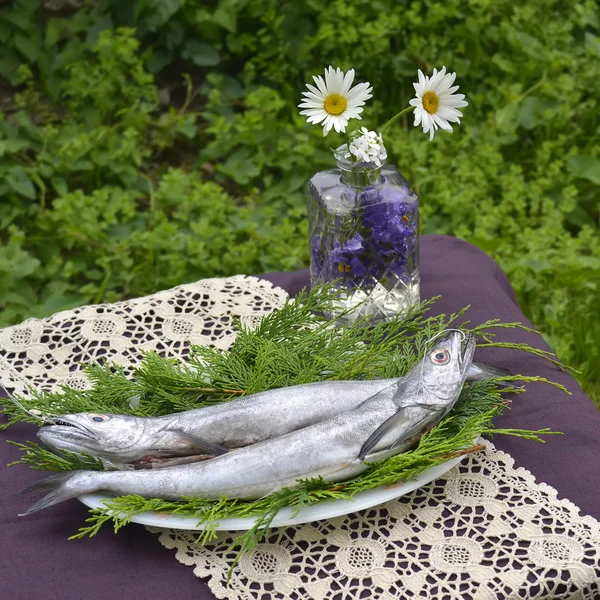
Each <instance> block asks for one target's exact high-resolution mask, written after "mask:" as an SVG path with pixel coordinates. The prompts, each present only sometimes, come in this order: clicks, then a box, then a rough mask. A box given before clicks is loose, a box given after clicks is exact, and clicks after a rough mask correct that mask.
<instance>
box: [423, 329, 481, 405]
mask: <svg viewBox="0 0 600 600" xmlns="http://www.w3.org/2000/svg"><path fill="white" fill-rule="evenodd" d="M474 352H475V338H474V336H473V335H472V334H463V333H462V332H460V331H451V332H450V333H449V334H448V335H446V336H444V337H443V338H440V339H439V340H437V341H436V343H435V345H434V346H433V348H432V349H430V350H429V351H428V352H427V354H426V355H425V357H424V358H423V359H422V361H421V363H420V364H419V365H417V368H416V369H415V374H416V376H417V377H420V385H421V387H422V388H423V390H424V391H425V392H427V393H429V394H432V395H433V396H434V397H435V398H437V399H439V400H440V401H441V402H451V401H453V400H454V399H455V398H456V397H457V395H458V393H459V392H460V390H461V389H462V386H463V384H464V382H465V379H466V377H467V371H468V370H469V366H470V365H471V362H472V361H473V354H474Z"/></svg>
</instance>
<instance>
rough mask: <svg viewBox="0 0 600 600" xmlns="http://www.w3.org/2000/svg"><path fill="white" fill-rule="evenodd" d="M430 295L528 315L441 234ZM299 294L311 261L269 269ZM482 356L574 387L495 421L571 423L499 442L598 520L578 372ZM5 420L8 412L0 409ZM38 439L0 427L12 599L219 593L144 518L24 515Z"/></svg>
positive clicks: (59, 511)
mask: <svg viewBox="0 0 600 600" xmlns="http://www.w3.org/2000/svg"><path fill="white" fill-rule="evenodd" d="M421 254H422V256H421V265H422V271H421V272H422V287H421V296H422V298H429V297H431V296H434V295H438V294H441V296H442V298H441V300H439V301H438V302H437V303H436V305H435V307H434V309H433V312H434V313H436V314H437V313H441V312H444V313H450V312H455V311H457V310H459V309H461V308H463V307H464V306H465V305H467V304H470V305H471V309H470V310H469V312H468V317H467V318H468V319H469V320H470V321H471V322H472V323H481V322H483V321H485V320H487V319H490V318H499V319H501V320H502V321H522V322H524V323H526V324H529V322H528V321H527V319H525V317H524V316H523V314H522V313H521V311H520V309H519V306H518V304H517V301H516V297H515V294H514V292H513V290H512V288H511V286H510V284H509V282H508V280H507V278H506V276H505V275H504V274H503V273H502V271H501V270H500V268H499V267H498V265H497V264H496V263H495V262H494V261H493V260H492V259H491V258H490V257H488V256H487V255H486V254H484V253H483V252H481V251H480V250H478V249H477V248H475V247H474V246H471V245H470V244H468V243H466V242H464V241H461V240H458V239H455V238H451V237H448V236H441V235H426V236H423V237H422V238H421ZM262 277H263V278H264V279H268V280H269V281H271V282H273V283H274V284H275V285H278V286H280V287H282V288H284V289H286V290H287V291H288V292H289V293H290V294H292V295H294V294H296V293H297V292H298V291H299V290H300V289H301V288H302V287H304V286H307V285H308V270H306V269H305V270H302V271H297V272H295V273H269V274H267V275H263V276H262ZM499 334H500V335H499V339H502V340H507V341H513V342H526V343H529V344H531V345H532V346H536V347H538V348H543V349H548V346H547V345H546V343H545V342H544V341H543V339H542V338H541V337H540V336H539V335H536V334H533V333H528V332H525V331H519V330H507V331H500V332H499ZM476 359H477V360H480V361H487V362H491V363H494V364H497V365H499V366H502V367H505V368H508V369H510V370H511V371H513V372H518V373H522V374H525V375H539V376H542V377H546V378H548V379H551V380H554V381H557V382H559V383H562V384H564V385H565V386H566V387H567V388H568V389H569V390H570V391H571V392H572V393H573V395H572V396H567V395H566V394H564V393H562V392H560V391H559V390H556V389H555V388H552V387H550V386H547V385H544V384H541V383H539V384H528V386H527V387H528V391H527V393H526V394H523V395H521V396H518V397H515V398H514V401H513V404H512V410H511V411H510V412H508V413H507V414H506V415H505V416H503V417H501V418H498V419H497V420H496V425H497V426H498V427H517V428H531V429H539V428H543V427H549V428H551V429H553V430H558V431H562V432H564V435H561V436H551V437H549V438H548V439H547V442H546V443H545V444H536V443H534V442H530V441H526V440H521V439H518V438H510V437H504V436H498V437H496V438H495V439H494V443H495V445H496V447H497V448H498V449H499V450H504V451H505V452H508V453H509V454H511V455H512V456H513V458H514V459H515V463H516V465H517V466H523V467H525V468H526V469H528V470H530V471H531V472H532V473H533V474H534V475H535V476H536V478H537V480H538V481H543V482H545V483H547V484H549V485H551V486H552V487H554V488H556V489H557V490H558V493H559V497H561V498H568V499H569V500H571V501H572V502H573V503H574V504H576V505H577V506H579V508H580V509H581V512H582V514H589V515H592V516H593V517H595V518H596V519H600V460H598V459H599V456H598V450H599V441H600V411H598V409H597V408H596V407H595V406H594V404H593V403H592V402H591V400H590V399H589V398H588V397H587V396H586V395H585V394H584V393H583V392H582V391H581V389H580V387H579V386H578V385H577V383H576V382H575V380H574V379H573V378H572V377H571V376H570V375H568V374H567V373H563V372H561V371H560V370H559V369H557V368H556V367H554V366H553V365H552V364H550V363H548V362H547V361H544V360H543V359H541V358H538V357H535V356H532V355H525V354H523V353H521V352H518V351H513V350H504V349H497V348H483V349H479V350H478V351H477V354H476ZM0 418H2V419H5V417H0ZM6 439H12V440H16V441H21V442H25V441H26V440H33V439H35V427H33V426H30V425H25V424H20V425H18V426H15V427H11V428H10V429H9V430H7V431H5V432H1V433H0V442H1V443H0V469H1V470H2V471H1V473H2V474H1V477H0V483H1V485H0V598H6V599H11V600H30V599H33V598H43V599H45V600H55V599H56V600H83V599H85V600H107V599H111V598H112V599H119V598H131V599H138V598H140V599H142V598H143V599H144V600H159V599H160V600H162V599H165V598H171V597H173V598H177V600H188V599H189V600H191V599H194V600H203V599H208V598H214V596H213V594H212V593H211V592H210V590H209V589H208V587H207V586H206V585H205V584H204V583H203V582H202V581H201V580H199V579H198V578H196V577H195V575H194V574H193V570H192V569H190V568H189V567H186V566H184V565H182V564H180V563H179V562H177V561H176V560H175V558H174V556H173V551H171V550H167V549H166V548H164V547H163V546H161V545H160V544H159V543H158V540H157V539H156V536H154V535H152V534H150V533H149V532H147V531H146V529H145V528H144V527H143V526H141V525H136V524H133V525H130V526H128V527H127V528H125V529H124V530H122V531H120V532H119V533H118V534H117V535H115V534H114V533H113V532H112V531H111V530H110V529H104V530H102V531H101V532H100V533H99V534H98V535H97V536H96V537H95V538H93V539H85V540H77V541H71V542H69V541H67V538H68V537H69V536H70V535H72V534H74V533H75V532H76V531H77V529H78V528H79V527H80V526H81V524H82V523H83V522H84V520H85V518H86V514H87V509H86V508H85V507H84V506H83V505H82V504H80V503H79V502H78V501H75V500H73V501H70V502H66V503H64V504H60V505H58V506H54V507H51V508H50V509H47V510H44V511H41V512H39V513H35V514H33V515H31V516H28V517H18V516H17V515H18V513H19V512H21V511H22V510H23V509H24V508H25V507H27V506H28V505H29V503H30V501H29V500H28V499H27V498H24V497H23V496H17V492H18V490H20V489H22V488H23V487H25V486H26V485H28V484H29V483H32V482H33V481H35V480H37V479H39V478H40V477H42V474H41V473H38V472H35V471H32V470H30V469H28V468H27V467H25V466H17V467H12V468H7V467H6V465H7V463H10V462H11V461H14V460H17V459H18V458H19V456H20V453H19V452H18V451H17V450H16V448H14V447H13V446H10V445H9V444H6V443H4V440H6Z"/></svg>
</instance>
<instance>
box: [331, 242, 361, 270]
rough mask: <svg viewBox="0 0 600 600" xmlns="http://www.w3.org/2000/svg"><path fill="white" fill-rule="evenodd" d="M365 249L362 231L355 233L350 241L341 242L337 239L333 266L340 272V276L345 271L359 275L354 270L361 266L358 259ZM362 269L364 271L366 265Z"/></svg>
mask: <svg viewBox="0 0 600 600" xmlns="http://www.w3.org/2000/svg"><path fill="white" fill-rule="evenodd" d="M363 249H364V239H363V237H362V236H361V235H360V233H355V234H354V235H353V236H352V237H351V238H350V239H348V241H346V242H345V243H343V244H340V242H339V241H338V240H335V242H334V244H333V252H332V253H331V262H332V267H333V269H334V270H335V269H336V268H337V271H338V273H339V275H338V276H342V275H343V274H345V273H352V274H353V275H357V274H358V273H355V272H354V270H353V266H354V268H359V264H360V262H359V261H358V260H357V257H358V255H359V254H361V253H362V251H363ZM354 259H356V260H354ZM360 269H361V270H362V271H363V272H364V267H362V265H361V266H360Z"/></svg>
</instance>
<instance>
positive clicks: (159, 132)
mask: <svg viewBox="0 0 600 600" xmlns="http://www.w3.org/2000/svg"><path fill="white" fill-rule="evenodd" d="M597 8H598V7H597V3H596V2H595V1H594V0H578V1H574V2H569V3H565V2H561V1H554V0H531V1H529V2H527V3H515V2H513V1H512V0H497V1H494V2H492V1H491V0H471V1H463V0H447V1H445V2H424V1H397V0H331V1H330V2H326V3H323V2H321V1H317V0H304V1H302V2H297V1H291V0H289V1H285V0H282V1H275V0H210V1H208V0H207V1H203V2H193V1H191V0H187V1H183V0H138V1H133V0H132V1H131V2H122V1H121V0H97V1H87V2H85V1H82V0H44V1H42V0H15V1H13V2H4V3H3V4H2V5H0V74H1V75H2V76H3V80H2V81H1V82H0V242H1V244H2V245H1V246H0V308H1V309H2V312H1V314H0V319H1V321H2V324H9V323H15V322H18V321H20V320H22V319H24V318H26V317H31V316H35V317H42V316H46V315H49V314H51V313H53V312H56V311H58V310H64V309H68V308H72V307H74V306H77V305H79V304H83V303H89V302H113V301H115V300H118V299H121V298H126V297H132V296H138V295H142V294H147V293H151V292H154V291H157V290H159V289H161V288H166V287H169V286H173V285H177V284H180V283H184V282H187V281H193V280H196V279H199V278H202V277H210V276H224V275H230V274H233V273H258V272H263V271H268V270H291V269H296V268H300V267H302V266H305V265H307V264H308V248H307V242H306V238H307V235H306V209H305V199H304V192H303V186H304V183H305V181H306V180H307V178H308V177H309V176H310V175H311V174H312V173H314V172H315V171H316V170H319V169H322V168H326V167H330V166H331V164H332V158H331V154H330V152H329V150H328V146H335V145H336V144H337V143H338V142H341V139H338V138H336V137H335V134H330V136H329V137H328V138H327V139H326V140H323V137H322V133H321V129H320V128H319V127H311V126H309V125H307V124H306V123H305V120H304V118H303V117H301V116H300V115H299V114H298V109H297V107H296V105H297V104H298V102H299V98H300V92H301V90H302V88H303V87H304V84H305V82H306V81H309V80H310V76H311V75H313V74H318V73H320V72H322V70H323V68H324V67H325V66H326V65H329V64H332V65H334V66H339V67H341V68H343V69H347V68H350V67H353V68H355V69H356V71H357V78H358V80H361V81H365V80H368V81H370V82H371V84H372V85H373V87H374V94H375V96H374V99H373V100H372V101H370V102H369V104H368V106H367V109H366V110H365V112H364V113H363V114H364V117H365V118H364V123H365V124H366V125H367V126H370V127H375V126H376V125H377V124H379V125H381V124H382V123H383V122H385V121H386V120H387V119H388V118H389V117H390V116H392V114H394V113H395V112H397V111H398V110H400V109H401V108H403V107H404V106H406V105H407V103H408V100H409V99H410V98H411V97H412V95H413V88H412V82H413V81H414V80H415V78H416V71H417V69H418V68H421V69H423V70H424V71H425V72H430V71H431V70H432V68H433V67H438V68H439V67H441V66H442V65H446V66H447V67H448V68H449V69H450V70H452V71H456V72H457V74H458V76H457V79H458V83H459V84H460V86H461V90H460V91H461V92H464V93H465V94H466V95H467V98H468V100H469V106H468V107H467V108H466V109H465V111H464V113H465V118H464V121H463V124H462V125H460V126H458V127H456V128H455V132H454V133H453V134H451V135H450V134H447V133H444V132H442V133H440V134H438V135H436V137H435V139H434V141H433V142H429V141H428V136H425V135H424V134H423V133H422V132H421V131H420V130H419V129H415V128H413V127H412V124H411V119H410V117H407V118H406V119H405V120H404V121H401V122H399V123H398V124H397V125H396V126H394V128H392V129H391V130H390V132H389V134H388V136H387V140H386V143H387V147H388V153H389V154H390V158H391V161H392V162H393V163H395V164H396V165H398V166H399V168H400V170H401V171H402V172H403V174H404V175H405V176H406V177H407V179H408V180H409V181H410V182H411V183H412V184H413V186H414V187H415V188H416V189H417V191H418V193H419V194H420V196H421V199H422V207H423V209H422V216H423V232H424V233H432V232H438V233H449V234H452V235H456V236H459V237H462V238H464V239H466V240H468V241H470V242H472V243H474V244H476V245H477V246H479V247H480V248H482V249H483V250H485V251H486V252H488V253H489V254H491V255H492V256H493V257H494V258H495V259H496V260H498V262H499V263H500V265H501V267H502V268H503V269H504V270H505V271H506V273H507V274H508V276H509V278H510V280H511V282H512V284H513V286H514V287H515V289H516V290H517V292H518V295H519V300H520V302H521V305H522V307H523V308H524V310H525V312H526V313H527V314H528V316H529V317H530V318H531V319H532V320H533V322H534V323H535V324H536V326H537V327H539V328H540V329H541V330H542V331H543V333H544V335H545V336H546V338H547V339H548V341H549V342H550V344H551V345H552V346H553V348H554V349H555V350H556V352H557V353H558V355H559V356H560V357H561V358H562V359H563V360H564V361H565V362H568V363H571V364H573V365H574V366H577V367H578V368H579V369H580V370H581V374H580V375H579V377H580V379H581V381H582V383H583V384H584V387H585V389H586V391H587V392H588V393H590V394H591V395H592V396H593V397H594V398H595V399H596V400H599V401H600V376H599V375H598V369H597V366H598V364H599V362H600V320H599V317H600V236H599V234H598V231H599V226H598V221H599V213H600V202H599V200H598V193H599V191H600V187H599V186H600V144H599V142H598V139H599V134H600V123H599V122H598V116H599V111H598V99H599V98H600V38H599V37H598V30H599V27H600V23H599V13H598V10H597Z"/></svg>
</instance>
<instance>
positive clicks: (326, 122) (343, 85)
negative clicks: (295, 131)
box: [298, 66, 373, 135]
mask: <svg viewBox="0 0 600 600" xmlns="http://www.w3.org/2000/svg"><path fill="white" fill-rule="evenodd" d="M313 79H314V80H315V84H316V86H317V87H315V86H314V85H311V84H310V83H307V84H306V87H307V88H308V89H309V91H308V92H302V95H303V96H304V98H303V99H302V104H299V105H298V106H299V107H300V108H303V109H304V110H301V111H300V114H301V115H306V116H307V117H308V122H309V123H321V122H322V124H323V135H327V134H328V133H329V131H330V130H331V128H333V129H335V130H336V131H337V132H338V133H343V132H344V131H346V126H347V125H348V119H360V118H361V116H360V113H361V112H362V111H363V108H362V107H363V106H364V104H365V102H366V101H367V100H368V99H369V98H371V92H372V91H373V88H372V87H369V84H368V83H359V84H358V85H355V86H354V87H353V88H352V89H350V86H351V85H352V82H353V81H354V69H350V70H349V71H348V72H347V73H346V74H344V72H343V71H342V70H341V69H339V68H338V69H335V70H334V68H333V67H331V66H330V67H329V68H327V69H325V81H323V77H321V76H320V75H319V76H318V77H314V76H313Z"/></svg>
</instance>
